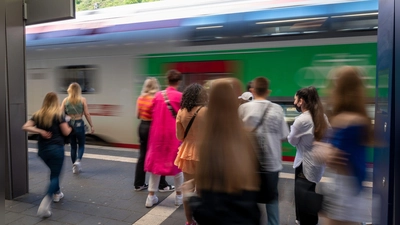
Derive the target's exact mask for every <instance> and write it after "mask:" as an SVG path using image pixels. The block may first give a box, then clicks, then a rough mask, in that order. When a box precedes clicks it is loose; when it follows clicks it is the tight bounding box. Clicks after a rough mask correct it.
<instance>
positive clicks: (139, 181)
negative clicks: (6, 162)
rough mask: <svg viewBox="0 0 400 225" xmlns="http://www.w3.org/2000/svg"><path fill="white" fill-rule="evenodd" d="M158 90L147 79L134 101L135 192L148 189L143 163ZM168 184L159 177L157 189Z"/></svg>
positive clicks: (156, 86) (151, 79)
mask: <svg viewBox="0 0 400 225" xmlns="http://www.w3.org/2000/svg"><path fill="white" fill-rule="evenodd" d="M159 90H160V84H159V83H158V80H157V79H156V78H154V77H149V78H147V79H146V80H145V81H144V84H143V88H142V92H141V94H140V96H139V98H138V99H137V101H136V116H137V118H138V119H140V124H139V131H138V133H139V140H140V152H139V159H138V162H137V163H136V170H135V181H134V186H135V191H141V190H144V189H147V188H148V184H146V182H145V180H146V172H145V171H144V161H145V159H146V153H147V143H148V140H149V131H150V125H151V121H152V120H153V117H152V110H153V99H154V95H155V94H156V93H157V92H158V91H159ZM168 185H169V184H168V183H167V181H166V180H165V176H161V178H160V184H159V189H160V190H162V189H163V188H165V187H167V186H168Z"/></svg>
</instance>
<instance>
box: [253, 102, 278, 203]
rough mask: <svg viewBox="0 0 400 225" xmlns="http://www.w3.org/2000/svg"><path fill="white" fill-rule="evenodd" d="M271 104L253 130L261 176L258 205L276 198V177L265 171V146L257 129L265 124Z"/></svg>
mask: <svg viewBox="0 0 400 225" xmlns="http://www.w3.org/2000/svg"><path fill="white" fill-rule="evenodd" d="M269 104H270V103H268V104H267V107H266V108H265V111H264V113H263V114H262V117H261V119H260V121H259V122H258V124H257V126H256V127H255V128H254V129H253V130H252V134H253V139H254V142H255V144H256V145H255V147H256V151H257V152H256V153H257V156H258V161H259V171H258V174H259V176H260V190H259V192H258V195H257V202H258V203H269V202H270V201H272V200H274V198H275V191H274V190H275V189H276V187H274V185H276V184H275V183H276V182H274V180H276V179H274V177H273V174H272V173H271V172H268V171H265V170H264V169H263V163H262V161H263V160H264V158H265V156H264V154H265V151H264V150H263V146H262V145H260V143H259V141H258V137H257V129H258V128H259V127H260V126H261V125H262V124H263V123H264V118H265V116H266V115H267V114H268V111H269Z"/></svg>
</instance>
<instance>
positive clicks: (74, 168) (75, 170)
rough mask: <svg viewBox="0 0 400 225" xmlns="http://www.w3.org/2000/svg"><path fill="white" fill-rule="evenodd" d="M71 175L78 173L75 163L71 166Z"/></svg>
mask: <svg viewBox="0 0 400 225" xmlns="http://www.w3.org/2000/svg"><path fill="white" fill-rule="evenodd" d="M72 173H73V174H78V173H79V170H78V167H77V166H76V165H75V163H74V164H73V165H72Z"/></svg>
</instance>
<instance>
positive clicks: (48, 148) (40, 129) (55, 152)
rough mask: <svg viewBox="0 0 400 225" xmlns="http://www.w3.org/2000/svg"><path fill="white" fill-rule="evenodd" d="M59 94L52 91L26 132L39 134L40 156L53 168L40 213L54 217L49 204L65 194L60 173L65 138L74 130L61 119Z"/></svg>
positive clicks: (28, 123) (26, 125)
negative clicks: (61, 185)
mask: <svg viewBox="0 0 400 225" xmlns="http://www.w3.org/2000/svg"><path fill="white" fill-rule="evenodd" d="M59 104H60V103H59V101H58V98H57V94H56V93H54V92H50V93H48V94H47V95H46V97H45V98H44V100H43V105H42V108H41V109H40V110H39V111H37V112H36V113H35V114H34V115H33V116H32V118H31V119H30V120H28V121H27V122H26V123H25V124H24V126H23V127H22V129H23V130H25V131H29V132H32V133H37V134H40V135H39V141H38V149H39V152H38V155H39V157H40V158H41V159H42V160H43V162H44V163H46V165H47V166H48V167H49V169H50V185H49V187H48V189H47V194H46V196H45V197H44V198H43V200H42V202H41V203H40V206H39V209H38V212H37V214H38V215H39V216H42V217H49V216H51V209H50V204H51V200H52V198H53V201H54V202H59V201H60V199H61V198H63V197H64V194H63V193H62V192H61V190H60V173H61V168H62V165H63V162H64V136H68V135H69V133H70V132H71V130H72V129H71V127H69V126H68V123H66V121H65V119H64V118H63V117H62V114H61V111H60V105H59Z"/></svg>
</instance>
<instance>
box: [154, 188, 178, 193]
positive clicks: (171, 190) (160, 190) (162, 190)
mask: <svg viewBox="0 0 400 225" xmlns="http://www.w3.org/2000/svg"><path fill="white" fill-rule="evenodd" d="M158 191H159V192H161V193H163V192H173V191H175V189H170V190H164V189H159V190H158Z"/></svg>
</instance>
